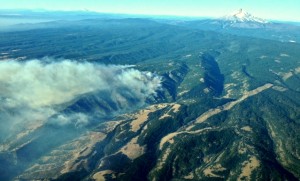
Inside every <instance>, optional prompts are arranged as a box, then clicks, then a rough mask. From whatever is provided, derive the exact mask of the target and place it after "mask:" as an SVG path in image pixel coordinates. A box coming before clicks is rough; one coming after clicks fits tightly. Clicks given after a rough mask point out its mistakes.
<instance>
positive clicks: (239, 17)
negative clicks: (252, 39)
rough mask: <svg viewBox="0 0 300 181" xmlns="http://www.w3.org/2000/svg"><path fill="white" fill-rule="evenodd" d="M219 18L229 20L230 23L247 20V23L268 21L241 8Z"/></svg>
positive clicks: (245, 21) (264, 22)
mask: <svg viewBox="0 0 300 181" xmlns="http://www.w3.org/2000/svg"><path fill="white" fill-rule="evenodd" d="M220 20H223V21H230V22H232V23H247V22H248V23H262V24H266V23H269V22H268V21H266V20H264V19H262V18H258V17H255V16H253V15H252V14H250V13H248V12H246V11H243V9H240V10H238V11H235V12H233V13H231V14H229V15H226V16H224V17H222V18H220Z"/></svg>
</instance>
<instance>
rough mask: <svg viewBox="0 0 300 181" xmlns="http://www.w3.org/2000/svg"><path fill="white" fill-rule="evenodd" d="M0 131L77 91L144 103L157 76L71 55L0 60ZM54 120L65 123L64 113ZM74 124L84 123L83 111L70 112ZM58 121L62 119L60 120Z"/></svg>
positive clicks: (44, 112)
mask: <svg viewBox="0 0 300 181" xmlns="http://www.w3.org/2000/svg"><path fill="white" fill-rule="evenodd" d="M0 73H1V76H0V127H1V128H0V132H1V131H3V130H4V129H6V128H5V127H7V126H5V125H10V128H12V127H13V125H14V124H17V123H22V124H23V123H24V122H28V121H33V120H42V119H47V118H49V117H50V116H51V115H54V114H56V111H57V109H56V107H57V106H59V105H62V104H65V103H68V102H70V101H72V100H74V99H76V98H77V97H78V96H80V95H84V94H87V93H93V92H101V91H103V92H106V93H108V94H109V95H108V96H109V97H110V98H111V99H112V101H115V102H124V101H126V99H127V98H128V97H134V98H135V99H137V100H138V101H139V103H140V104H144V103H145V101H146V99H147V98H148V97H149V96H153V95H155V94H156V91H157V90H158V89H159V88H160V86H161V78H160V77H159V76H156V75H154V74H152V73H150V72H141V71H139V70H136V69H134V68H132V67H130V66H122V65H101V64H96V63H88V62H83V63H82V62H76V61H71V60H53V59H49V58H47V59H42V60H30V61H25V62H18V61H14V60H9V61H3V62H0ZM57 117H58V119H57V120H56V122H60V121H61V122H68V121H69V118H67V117H66V115H60V116H57ZM75 118H76V119H77V123H78V122H80V123H85V122H87V118H86V116H85V115H82V114H80V113H78V114H76V115H71V119H75ZM62 124H64V123H62Z"/></svg>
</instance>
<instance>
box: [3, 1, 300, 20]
mask: <svg viewBox="0 0 300 181" xmlns="http://www.w3.org/2000/svg"><path fill="white" fill-rule="evenodd" d="M0 8H1V9H37V8H38V9H49V10H90V11H98V12H113V13H129V14H156V15H180V16H210V17H220V16H223V15H226V14H228V13H231V12H233V11H235V10H237V9H240V8H243V9H245V10H246V11H248V12H250V13H252V14H254V15H255V16H258V17H261V18H265V19H278V20H290V21H300V10H299V9H300V0H0Z"/></svg>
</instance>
